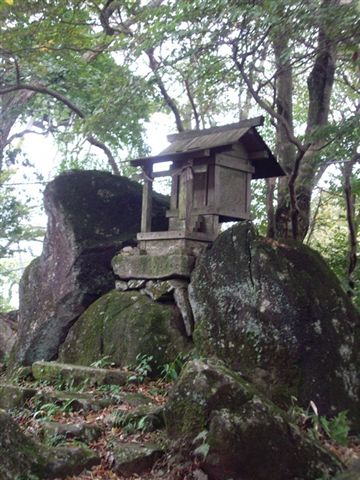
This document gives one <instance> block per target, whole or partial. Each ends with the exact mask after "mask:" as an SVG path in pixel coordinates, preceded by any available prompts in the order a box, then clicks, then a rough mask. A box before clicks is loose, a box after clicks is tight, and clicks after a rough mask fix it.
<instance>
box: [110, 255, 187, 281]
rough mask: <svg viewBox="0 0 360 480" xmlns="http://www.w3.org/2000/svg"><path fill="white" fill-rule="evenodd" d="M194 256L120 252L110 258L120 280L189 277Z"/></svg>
mask: <svg viewBox="0 0 360 480" xmlns="http://www.w3.org/2000/svg"><path fill="white" fill-rule="evenodd" d="M194 263H195V257H194V256H192V255H186V254H185V253H181V252H179V253H172V254H168V255H140V254H138V255H127V254H125V255H124V254H123V253H122V252H121V253H119V255H116V257H114V258H113V260H112V266H113V269H114V272H115V274H116V275H117V276H118V277H119V278H120V279H122V280H128V279H134V278H136V279H147V280H164V279H167V278H189V277H190V274H191V271H192V269H193V266H194Z"/></svg>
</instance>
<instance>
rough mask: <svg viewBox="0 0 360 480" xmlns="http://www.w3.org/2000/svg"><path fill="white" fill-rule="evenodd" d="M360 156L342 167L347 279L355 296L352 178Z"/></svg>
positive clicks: (355, 236) (354, 222) (355, 252)
mask: <svg viewBox="0 0 360 480" xmlns="http://www.w3.org/2000/svg"><path fill="white" fill-rule="evenodd" d="M358 157H359V155H358V154H357V153H356V152H355V153H354V155H353V157H352V159H351V161H349V162H345V163H344V164H343V166H342V169H341V170H342V174H343V191H344V198H345V205H346V221H347V226H348V254H347V256H348V261H347V272H346V273H347V279H348V287H349V288H348V294H349V296H352V295H353V292H354V288H355V279H354V272H355V268H356V264H357V241H356V238H357V225H356V220H355V195H354V193H353V190H352V184H351V177H352V173H353V168H354V165H355V163H356V161H357V160H358Z"/></svg>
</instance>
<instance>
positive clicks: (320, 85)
mask: <svg viewBox="0 0 360 480" xmlns="http://www.w3.org/2000/svg"><path fill="white" fill-rule="evenodd" d="M332 4H334V0H324V1H323V3H322V5H321V10H325V9H327V8H329V7H331V5H332ZM320 18H321V17H320ZM326 30H327V29H326V25H323V24H320V25H319V33H318V46H317V55H316V57H315V61H314V65H313V68H312V70H311V72H310V75H309V77H308V81H307V84H308V92H309V107H308V118H307V127H306V136H307V137H308V139H309V145H310V146H309V147H308V148H307V149H306V151H305V153H304V152H303V153H301V152H298V153H297V156H296V151H295V147H294V146H293V145H291V144H290V142H289V141H288V140H287V139H286V138H285V137H284V133H286V132H282V128H283V127H282V125H281V124H280V123H279V125H278V127H277V149H278V156H279V160H280V163H281V165H282V167H283V168H284V170H285V172H286V173H287V174H290V175H291V176H292V177H293V178H292V181H293V185H292V187H293V189H294V192H293V194H294V196H295V198H294V199H293V200H294V201H293V202H290V200H291V199H290V196H289V188H286V185H285V182H286V179H285V178H284V179H281V181H280V187H279V196H278V198H279V201H278V207H277V210H276V214H275V218H276V234H277V236H279V237H293V238H296V239H298V240H304V238H305V236H306V234H307V231H308V229H309V224H310V207H311V196H312V192H313V189H314V187H315V178H316V173H317V170H318V166H317V164H316V157H317V153H318V151H319V150H320V149H321V148H322V147H323V141H322V140H316V141H311V135H312V134H313V133H314V132H315V131H316V130H318V129H319V128H321V127H324V126H325V125H327V123H328V115H329V107H330V98H331V92H332V87H333V83H334V75H335V64H336V59H335V48H334V45H333V44H332V42H331V40H330V39H329V37H328V35H327V32H326ZM274 43H275V44H274V50H275V56H276V61H277V68H278V71H279V75H278V78H277V95H278V97H279V100H278V102H277V109H278V112H279V113H281V114H282V115H283V116H284V117H285V115H287V117H285V118H286V119H287V120H288V123H289V125H290V126H292V105H291V101H290V97H291V96H292V79H291V68H290V66H288V65H286V61H283V62H281V59H282V58H284V56H282V54H283V52H284V51H285V49H286V40H282V39H280V41H278V42H274ZM276 43H277V44H276ZM285 58H286V56H285ZM279 62H280V63H279ZM299 155H300V157H301V159H300V162H299V165H298V167H299V168H298V172H294V170H293V169H294V168H295V167H294V165H295V164H296V157H297V158H300V157H299ZM290 169H292V171H291V172H290ZM294 173H295V175H294ZM287 187H289V185H288V186H287ZM290 187H291V185H290ZM290 190H291V188H290ZM290 193H291V192H290ZM291 203H292V204H291ZM294 230H295V231H294Z"/></svg>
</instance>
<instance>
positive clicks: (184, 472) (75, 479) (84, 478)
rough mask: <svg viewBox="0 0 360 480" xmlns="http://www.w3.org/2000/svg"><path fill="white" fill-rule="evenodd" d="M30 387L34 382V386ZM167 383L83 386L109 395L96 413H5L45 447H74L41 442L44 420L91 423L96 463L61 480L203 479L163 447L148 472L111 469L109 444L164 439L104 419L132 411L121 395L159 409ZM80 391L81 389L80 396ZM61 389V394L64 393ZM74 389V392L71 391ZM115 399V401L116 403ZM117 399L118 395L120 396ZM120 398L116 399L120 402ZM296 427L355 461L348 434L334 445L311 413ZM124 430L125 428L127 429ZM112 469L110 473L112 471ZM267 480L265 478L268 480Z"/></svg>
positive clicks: (30, 409)
mask: <svg viewBox="0 0 360 480" xmlns="http://www.w3.org/2000/svg"><path fill="white" fill-rule="evenodd" d="M20 385H21V386H25V387H26V386H31V387H34V383H33V382H32V383H29V382H20ZM35 385H36V384H35ZM37 386H38V387H39V388H41V390H42V391H43V392H44V391H45V392H47V393H51V392H54V390H58V387H54V386H51V385H46V384H44V383H42V384H41V385H37ZM171 386H172V383H168V382H165V381H163V380H157V381H154V380H148V379H145V380H144V381H143V383H136V384H135V383H129V384H128V385H126V386H123V387H115V386H111V388H109V389H108V390H106V389H101V388H100V389H95V388H87V389H86V393H91V394H92V395H93V396H94V397H96V396H97V395H98V394H99V393H101V395H103V397H105V398H106V397H107V396H108V397H112V399H113V400H114V401H113V403H112V404H111V405H109V406H106V407H105V408H101V409H97V410H96V411H92V410H88V411H82V410H81V409H80V410H77V411H73V410H72V409H71V404H65V405H64V404H59V405H57V404H56V402H54V403H45V404H39V403H36V402H34V401H33V399H31V400H29V401H28V402H27V404H26V405H25V407H24V408H21V409H14V410H12V411H11V412H10V413H11V415H12V416H13V418H14V419H15V420H16V421H17V423H18V424H19V425H20V426H21V427H22V428H23V429H25V430H26V431H27V432H28V433H29V434H30V435H31V436H32V437H35V438H38V439H40V440H41V441H42V442H44V443H45V444H46V445H48V446H58V445H61V446H63V445H79V444H81V443H79V441H78V440H74V439H72V438H51V437H50V438H49V437H48V438H44V437H43V436H42V433H41V432H42V425H43V423H44V422H56V423H58V424H63V425H78V424H87V425H96V426H97V427H99V428H100V429H101V435H100V436H99V437H98V438H97V439H96V440H93V441H90V442H86V444H87V445H88V446H89V448H90V449H92V450H94V451H96V452H97V453H98V455H99V456H100V459H101V462H100V464H99V465H97V466H94V467H93V468H92V469H91V470H85V471H83V472H82V473H81V474H79V475H76V476H68V477H66V480H122V479H125V478H127V479H128V480H135V479H142V480H159V479H168V480H170V479H171V480H195V479H196V480H206V479H207V476H206V475H205V474H204V473H203V472H202V470H201V469H200V468H199V465H198V463H197V460H196V459H195V458H193V457H192V456H191V455H190V454H186V453H184V451H185V452H186V448H185V450H184V449H183V450H181V449H171V448H169V445H167V447H168V448H167V449H166V453H165V454H164V455H163V456H162V457H161V458H160V459H159V460H158V461H157V462H156V463H155V464H154V466H153V468H152V469H151V470H150V471H146V472H145V473H141V474H133V475H131V476H126V477H124V476H121V475H119V474H118V473H116V472H115V471H114V464H115V463H116V462H115V459H114V455H113V449H112V448H111V446H113V445H114V444H116V443H117V442H120V443H122V444H123V443H130V444H134V443H140V444H142V443H145V444H147V443H162V442H165V444H166V440H165V435H164V434H163V431H162V430H155V431H147V432H146V431H144V429H143V428H142V425H143V423H142V422H141V419H140V421H139V419H138V420H137V421H136V422H135V423H132V424H131V423H129V424H123V425H122V426H117V425H115V426H114V423H113V424H111V423H109V418H110V417H111V416H112V417H114V415H115V416H116V415H119V414H120V415H121V414H123V413H130V414H131V413H132V412H134V411H135V410H136V409H137V408H138V406H134V405H132V404H131V403H128V402H127V401H126V395H127V394H130V395H139V396H141V397H142V398H146V399H148V401H149V405H151V406H153V407H162V406H163V405H165V403H166V399H167V395H168V393H169V391H170V389H171ZM84 390H85V389H83V390H81V391H82V393H83V391H84ZM65 391H66V390H65ZM75 391H80V390H75ZM117 395H118V398H119V401H118V402H116V396H117ZM121 396H122V397H121ZM120 398H122V399H121V400H120ZM297 420H298V421H297V423H298V425H299V426H300V428H302V429H303V430H308V433H310V434H311V435H316V436H317V438H318V440H319V441H320V442H321V443H322V445H323V446H324V447H326V448H328V449H329V450H331V452H332V453H333V454H335V455H336V456H337V457H338V458H339V459H340V460H341V461H342V462H343V463H345V464H349V463H351V462H352V461H354V460H357V459H359V458H360V438H359V437H357V436H349V438H348V441H347V444H346V445H340V444H339V443H338V442H336V441H334V439H332V438H330V437H329V435H326V434H325V433H324V431H323V430H322V429H321V427H320V426H319V424H316V422H314V421H313V420H314V418H313V416H311V415H306V414H305V413H304V412H303V413H302V414H298V418H297ZM129 427H130V428H129ZM115 470H116V469H115ZM269 480H270V479H269Z"/></svg>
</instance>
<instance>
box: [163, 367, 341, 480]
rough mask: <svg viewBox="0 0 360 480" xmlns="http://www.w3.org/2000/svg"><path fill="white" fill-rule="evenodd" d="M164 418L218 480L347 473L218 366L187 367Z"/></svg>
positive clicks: (257, 394)
mask: <svg viewBox="0 0 360 480" xmlns="http://www.w3.org/2000/svg"><path fill="white" fill-rule="evenodd" d="M164 415H165V424H166V429H167V433H168V435H169V436H170V437H171V438H173V439H175V440H177V439H182V441H183V442H184V441H187V442H186V443H187V445H192V446H193V454H194V455H195V456H196V457H197V458H198V464H199V465H200V466H201V468H202V469H203V470H204V471H205V473H206V474H208V475H209V478H211V479H212V480H226V479H230V478H232V479H233V480H243V479H251V480H269V479H271V480H284V479H303V480H305V479H306V480H315V479H317V478H328V476H329V475H332V474H334V473H336V472H338V471H339V470H341V468H342V465H341V464H340V463H339V462H338V460H336V458H335V457H333V456H332V455H331V454H330V452H328V451H326V450H325V449H324V448H322V447H321V446H320V444H319V443H317V442H316V441H314V440H313V439H311V438H310V437H308V436H306V435H305V434H304V433H302V432H301V431H300V430H299V429H298V428H297V426H295V425H293V424H292V423H291V422H290V420H289V418H288V416H287V414H286V412H284V411H283V410H281V409H280V408H278V407H277V406H275V405H274V404H273V403H272V402H271V401H269V400H267V399H266V398H265V397H264V396H263V395H262V394H261V393H260V392H259V391H258V390H257V389H256V388H255V387H254V386H253V385H251V384H250V383H248V382H247V381H245V380H244V379H243V378H242V377H241V376H240V375H239V374H237V373H235V372H233V371H231V370H229V369H228V368H226V367H225V366H224V364H223V363H222V362H219V361H218V360H208V361H207V362H204V361H201V360H194V361H191V362H189V363H188V364H187V365H186V367H185V369H184V370H183V372H182V374H181V376H180V379H179V381H178V382H177V384H176V385H175V386H174V388H173V390H172V391H171V392H170V395H169V399H168V402H167V404H166V406H165V410H164ZM326 475H328V476H326Z"/></svg>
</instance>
